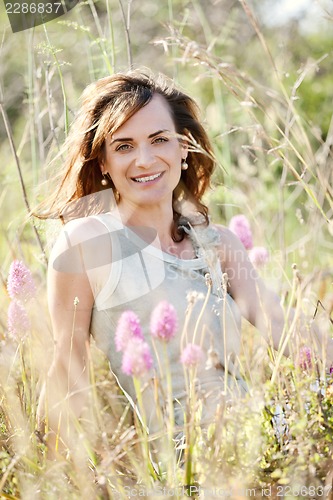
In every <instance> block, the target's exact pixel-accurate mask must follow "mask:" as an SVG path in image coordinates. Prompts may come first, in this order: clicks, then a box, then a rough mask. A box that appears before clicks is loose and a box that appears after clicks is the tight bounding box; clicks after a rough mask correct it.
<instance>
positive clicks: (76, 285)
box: [38, 221, 94, 441]
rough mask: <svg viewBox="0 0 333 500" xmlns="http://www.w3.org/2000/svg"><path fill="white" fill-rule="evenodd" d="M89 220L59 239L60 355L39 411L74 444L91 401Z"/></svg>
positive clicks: (54, 315)
mask: <svg viewBox="0 0 333 500" xmlns="http://www.w3.org/2000/svg"><path fill="white" fill-rule="evenodd" d="M87 225H88V222H85V221H82V222H78V223H76V224H72V226H71V227H70V229H69V230H68V229H67V228H66V230H65V231H63V233H62V234H61V235H60V237H59V238H58V240H57V242H56V245H55V247H54V248H53V251H52V254H51V259H50V263H49V269H48V304H49V312H50V316H51V322H52V329H53V335H54V342H55V346H54V357H53V362H52V365H51V367H50V370H49V373H48V376H47V381H46V383H45V385H44V388H43V391H42V394H41V398H40V402H39V409H38V417H39V420H40V422H45V421H46V422H47V424H48V428H49V430H51V431H52V432H51V434H52V433H53V434H59V435H60V436H61V440H62V441H68V440H69V439H70V434H71V425H69V423H70V421H71V419H72V417H79V416H80V414H81V412H82V409H83V407H84V404H85V402H86V399H87V392H88V388H89V373H88V372H89V367H88V364H87V348H88V343H89V327H90V320H91V313H92V308H93V304H94V296H93V292H92V289H91V284H90V281H89V279H88V276H87V273H86V272H85V266H84V261H85V257H84V255H85V249H84V241H85V239H86V237H87V236H86V234H87V229H88V227H87ZM71 271H73V272H71Z"/></svg>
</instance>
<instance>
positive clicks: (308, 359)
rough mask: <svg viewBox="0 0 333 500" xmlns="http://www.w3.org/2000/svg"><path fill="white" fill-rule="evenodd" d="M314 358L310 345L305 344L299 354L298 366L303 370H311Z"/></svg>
mask: <svg viewBox="0 0 333 500" xmlns="http://www.w3.org/2000/svg"><path fill="white" fill-rule="evenodd" d="M312 364H313V358H312V352H311V349H310V347H307V346H303V347H301V348H300V350H299V354H298V366H299V367H300V368H301V369H302V370H310V369H311V368H312Z"/></svg>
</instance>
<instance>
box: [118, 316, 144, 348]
mask: <svg viewBox="0 0 333 500" xmlns="http://www.w3.org/2000/svg"><path fill="white" fill-rule="evenodd" d="M132 338H138V339H141V340H143V333H142V329H141V326H140V320H139V318H138V316H137V315H136V314H135V313H134V312H133V311H124V312H123V313H122V315H121V316H120V318H119V321H118V324H117V329H116V335H115V339H114V340H115V344H116V350H117V352H119V351H124V350H125V349H126V347H127V345H128V343H129V341H130V340H131V339H132Z"/></svg>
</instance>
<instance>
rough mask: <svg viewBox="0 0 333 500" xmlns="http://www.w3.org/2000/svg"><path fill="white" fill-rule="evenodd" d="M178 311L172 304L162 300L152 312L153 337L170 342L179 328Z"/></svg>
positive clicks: (151, 326)
mask: <svg viewBox="0 0 333 500" xmlns="http://www.w3.org/2000/svg"><path fill="white" fill-rule="evenodd" d="M177 324H178V321H177V312H176V309H175V308H174V307H173V305H172V304H170V303H169V302H167V301H166V300H162V302H160V303H159V304H158V305H157V306H156V307H155V309H154V310H153V312H152V315H151V320H150V330H151V334H152V336H153V337H156V338H159V339H160V340H165V341H166V342H168V341H169V340H171V339H172V337H174V336H175V334H176V330H177Z"/></svg>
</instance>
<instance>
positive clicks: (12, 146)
mask: <svg viewBox="0 0 333 500" xmlns="http://www.w3.org/2000/svg"><path fill="white" fill-rule="evenodd" d="M2 96H3V92H2V88H1V86H0V110H1V114H2V118H3V121H4V125H5V129H6V133H7V137H8V141H9V145H10V149H11V151H12V155H13V157H14V161H15V164H16V168H17V171H18V174H19V179H20V185H21V189H22V194H23V200H24V204H25V206H26V209H27V212H28V213H29V214H30V213H31V208H30V203H29V200H28V195H27V191H26V188H25V183H24V179H23V174H22V169H21V164H20V161H19V158H18V156H17V152H16V151H17V150H16V147H15V144H14V138H13V133H12V129H11V126H10V122H9V119H8V115H7V113H6V110H5V109H4V107H3V104H2V99H3V97H2ZM32 227H33V230H34V233H35V236H36V239H37V243H38V245H39V247H40V249H41V252H42V254H43V258H44V260H45V262H46V264H47V258H46V254H45V250H44V246H43V243H42V240H41V239H40V236H39V233H38V230H37V228H36V226H35V223H34V221H33V220H32Z"/></svg>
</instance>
